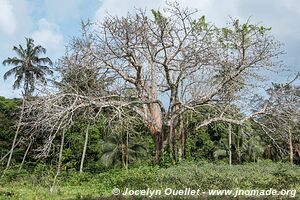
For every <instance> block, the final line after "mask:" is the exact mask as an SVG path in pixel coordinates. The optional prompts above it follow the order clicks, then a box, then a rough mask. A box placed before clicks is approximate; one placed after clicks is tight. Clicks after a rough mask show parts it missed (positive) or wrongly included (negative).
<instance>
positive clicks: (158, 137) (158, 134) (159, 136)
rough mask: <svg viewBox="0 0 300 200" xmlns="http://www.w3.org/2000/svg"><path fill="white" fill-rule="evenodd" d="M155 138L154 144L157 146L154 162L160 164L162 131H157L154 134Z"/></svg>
mask: <svg viewBox="0 0 300 200" xmlns="http://www.w3.org/2000/svg"><path fill="white" fill-rule="evenodd" d="M153 140H154V146H155V158H154V163H155V164H160V161H161V159H160V158H161V155H160V153H161V152H162V143H163V138H162V133H161V132H156V133H155V134H154V138H153Z"/></svg>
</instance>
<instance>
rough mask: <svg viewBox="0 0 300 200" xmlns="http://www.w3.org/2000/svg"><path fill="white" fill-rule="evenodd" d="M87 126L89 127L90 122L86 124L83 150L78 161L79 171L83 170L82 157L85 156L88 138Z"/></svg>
mask: <svg viewBox="0 0 300 200" xmlns="http://www.w3.org/2000/svg"><path fill="white" fill-rule="evenodd" d="M89 128H90V124H88V126H87V128H86V132H85V141H84V147H83V151H82V156H81V162H80V169H79V172H80V173H82V172H83V164H84V158H85V154H86V149H87V144H88V140H89Z"/></svg>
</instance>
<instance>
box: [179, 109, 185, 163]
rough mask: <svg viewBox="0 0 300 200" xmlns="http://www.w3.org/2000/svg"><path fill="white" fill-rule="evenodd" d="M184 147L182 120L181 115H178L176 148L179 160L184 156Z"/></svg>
mask: <svg viewBox="0 0 300 200" xmlns="http://www.w3.org/2000/svg"><path fill="white" fill-rule="evenodd" d="M184 147H185V132H184V121H183V116H182V115H180V117H179V148H178V159H179V161H181V160H182V159H183V158H184V151H185V149H184Z"/></svg>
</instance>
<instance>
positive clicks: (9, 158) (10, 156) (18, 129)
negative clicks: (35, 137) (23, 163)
mask: <svg viewBox="0 0 300 200" xmlns="http://www.w3.org/2000/svg"><path fill="white" fill-rule="evenodd" d="M24 106H25V97H23V100H22V109H21V115H20V118H19V121H18V125H17V130H16V133H15V136H14V140H13V143H12V145H11V149H10V154H9V157H8V161H7V165H6V168H5V171H6V170H7V169H8V168H9V166H10V163H11V158H12V155H13V152H14V148H15V146H16V145H15V144H16V141H17V138H18V134H19V131H20V128H21V122H22V120H23V115H24Z"/></svg>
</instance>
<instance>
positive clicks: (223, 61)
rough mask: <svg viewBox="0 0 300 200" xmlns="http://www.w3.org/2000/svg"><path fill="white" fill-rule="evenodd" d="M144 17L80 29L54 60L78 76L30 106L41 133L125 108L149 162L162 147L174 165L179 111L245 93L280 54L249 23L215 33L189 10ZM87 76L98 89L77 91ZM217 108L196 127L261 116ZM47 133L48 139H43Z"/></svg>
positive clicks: (172, 7) (174, 8) (180, 154)
mask: <svg viewBox="0 0 300 200" xmlns="http://www.w3.org/2000/svg"><path fill="white" fill-rule="evenodd" d="M152 14H153V17H151V16H149V15H148V14H147V12H146V11H143V10H137V11H136V12H135V13H133V14H128V15H127V16H126V17H114V16H107V17H106V18H105V20H104V21H103V22H101V23H98V24H93V25H91V26H89V25H88V24H87V25H86V26H85V28H84V34H83V36H82V37H81V38H77V39H76V40H75V41H74V42H73V45H72V46H70V52H71V53H68V54H67V55H66V56H65V57H64V58H63V59H62V60H61V64H62V66H63V67H61V68H60V71H61V72H66V71H71V72H72V73H73V74H74V73H75V74H77V75H78V76H76V77H77V78H76V79H74V78H71V82H74V84H73V85H72V84H70V82H66V83H63V82H62V83H61V84H60V86H59V88H60V91H59V92H56V93H53V92H52V93H51V92H49V91H46V90H45V91H44V94H45V95H43V96H41V97H40V98H39V99H37V100H35V101H34V102H32V108H34V109H38V110H39V114H38V116H35V118H36V121H37V122H38V124H43V129H46V130H48V131H49V132H52V133H55V131H54V132H53V129H54V130H55V129H61V127H60V125H62V126H67V125H70V124H72V123H71V122H72V121H73V119H74V117H75V116H76V115H79V114H80V113H81V114H82V113H84V110H85V109H86V108H93V111H92V113H94V114H93V117H97V115H98V114H99V113H100V112H101V111H103V109H105V108H110V109H115V110H118V111H119V112H122V109H123V108H126V109H130V110H131V111H132V112H135V113H136V114H138V115H139V116H140V118H141V119H142V121H143V123H144V124H145V126H146V127H147V128H148V130H149V133H150V134H151V136H152V138H153V142H154V144H155V161H156V162H160V159H161V156H162V155H163V151H164V149H165V147H166V145H168V146H169V152H170V156H171V158H172V160H173V162H176V161H177V160H181V159H182V158H184V140H185V138H186V136H185V134H186V133H185V132H184V130H183V127H184V120H183V116H184V114H185V113H186V112H196V108H197V107H201V106H211V105H217V104H218V103H220V102H223V101H224V98H225V96H226V94H227V93H232V92H236V91H237V90H241V88H239V87H237V85H240V84H242V85H243V88H247V86H248V85H247V83H248V82H253V80H254V79H257V78H258V71H259V70H260V69H263V70H265V69H274V67H276V65H277V64H278V63H277V62H276V60H275V61H274V59H275V58H277V56H278V55H280V54H281V53H282V52H281V50H280V44H279V43H278V42H276V41H275V40H274V38H273V37H272V36H270V35H268V31H269V29H267V28H265V27H263V26H259V25H256V24H251V23H250V22H249V21H247V22H246V23H244V24H241V23H240V22H239V21H238V20H232V21H231V25H230V27H225V28H218V27H216V26H214V25H212V24H209V23H207V22H206V21H205V17H204V16H202V17H198V16H197V11H196V10H195V11H193V10H190V9H182V8H180V6H179V5H178V4H176V3H174V4H173V3H172V4H168V5H167V8H166V9H165V10H164V12H161V11H155V10H152ZM88 27H89V28H90V29H88ZM88 71H92V72H93V74H94V75H95V77H94V80H97V81H96V82H98V81H100V83H102V84H101V85H102V87H98V86H95V85H94V86H91V85H90V86H89V87H88V88H90V92H86V91H85V89H82V87H81V84H80V83H78V81H79V80H80V79H82V77H84V76H85V75H86V72H88ZM64 74H65V73H64ZM64 78H65V77H64ZM84 86H86V84H84ZM100 88H101V89H100ZM238 88H239V89H238ZM100 91H102V92H100ZM218 109H220V112H217V113H218V115H205V116H206V117H207V118H206V119H205V120H204V121H201V122H199V127H201V126H206V125H208V124H209V123H212V122H216V121H224V122H230V123H238V124H241V123H242V122H243V120H246V119H249V118H251V117H253V116H256V115H258V114H261V113H263V112H264V109H265V107H264V108H263V110H262V111H258V112H255V113H252V114H251V115H249V116H247V117H245V116H243V117H241V116H238V115H236V116H235V118H228V117H226V116H227V115H225V114H226V112H227V109H226V106H218ZM224 113H225V114H224ZM50 124H51V126H52V128H50V129H49V125H50ZM45 125H47V126H45ZM47 127H48V128H47ZM54 136H55V134H54V135H53V134H51V137H50V136H49V138H50V141H51V138H53V137H54ZM178 140H179V141H178ZM48 143H49V142H48ZM48 143H47V144H48ZM178 143H179V144H180V145H179V146H178V145H177V144H178ZM45 147H47V145H46V146H44V150H45ZM46 149H47V148H46Z"/></svg>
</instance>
